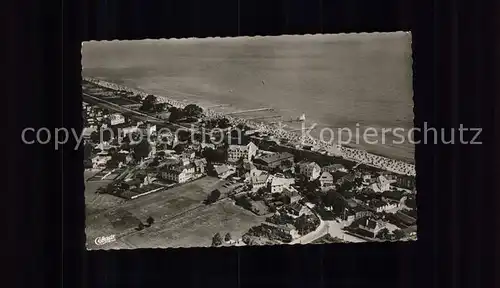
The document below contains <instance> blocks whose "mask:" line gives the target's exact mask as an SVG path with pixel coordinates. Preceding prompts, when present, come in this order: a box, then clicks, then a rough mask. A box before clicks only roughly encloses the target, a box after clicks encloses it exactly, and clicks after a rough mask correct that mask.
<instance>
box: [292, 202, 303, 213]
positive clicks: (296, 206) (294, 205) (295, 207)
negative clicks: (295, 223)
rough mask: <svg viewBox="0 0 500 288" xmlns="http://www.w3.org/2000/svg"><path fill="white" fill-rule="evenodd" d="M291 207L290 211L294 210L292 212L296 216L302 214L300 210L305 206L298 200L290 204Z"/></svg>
mask: <svg viewBox="0 0 500 288" xmlns="http://www.w3.org/2000/svg"><path fill="white" fill-rule="evenodd" d="M289 207H290V210H291V211H290V212H292V214H293V215H295V216H299V215H300V211H302V208H303V206H302V205H301V204H300V203H298V202H294V203H292V204H290V206H289Z"/></svg>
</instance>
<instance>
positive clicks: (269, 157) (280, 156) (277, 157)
mask: <svg viewBox="0 0 500 288" xmlns="http://www.w3.org/2000/svg"><path fill="white" fill-rule="evenodd" d="M290 158H292V159H293V155H292V154H290V153H288V152H278V153H272V154H264V155H262V156H259V157H257V158H256V159H255V160H259V161H262V162H265V163H266V164H270V163H273V162H276V161H282V160H286V159H290Z"/></svg>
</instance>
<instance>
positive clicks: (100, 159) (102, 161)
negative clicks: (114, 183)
mask: <svg viewBox="0 0 500 288" xmlns="http://www.w3.org/2000/svg"><path fill="white" fill-rule="evenodd" d="M109 160H111V156H105V155H97V156H95V157H94V158H92V167H93V168H103V167H106V163H108V161H109Z"/></svg>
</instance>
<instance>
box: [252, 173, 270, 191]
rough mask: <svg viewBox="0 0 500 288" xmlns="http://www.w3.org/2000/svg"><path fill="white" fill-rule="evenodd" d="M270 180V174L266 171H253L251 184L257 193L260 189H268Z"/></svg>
mask: <svg viewBox="0 0 500 288" xmlns="http://www.w3.org/2000/svg"><path fill="white" fill-rule="evenodd" d="M268 178H269V174H268V173H267V172H265V171H260V170H257V171H251V172H250V183H251V184H252V190H253V191H257V190H259V189H260V188H263V187H266V186H267V180H268Z"/></svg>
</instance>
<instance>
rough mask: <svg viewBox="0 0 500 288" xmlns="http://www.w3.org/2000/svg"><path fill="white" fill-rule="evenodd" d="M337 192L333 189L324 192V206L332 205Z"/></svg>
mask: <svg viewBox="0 0 500 288" xmlns="http://www.w3.org/2000/svg"><path fill="white" fill-rule="evenodd" d="M337 197H338V194H337V192H336V191H335V190H333V189H330V190H328V191H327V192H326V195H325V197H324V200H323V202H324V203H325V206H333V205H334V204H335V200H336V199H337Z"/></svg>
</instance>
